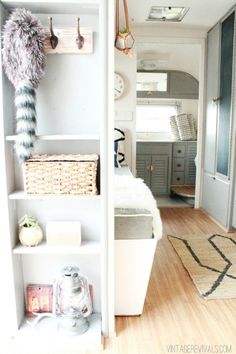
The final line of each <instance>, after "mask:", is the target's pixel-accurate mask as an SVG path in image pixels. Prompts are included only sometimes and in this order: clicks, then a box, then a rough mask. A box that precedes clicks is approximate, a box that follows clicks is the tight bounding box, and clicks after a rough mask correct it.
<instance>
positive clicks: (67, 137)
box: [6, 134, 100, 141]
mask: <svg viewBox="0 0 236 354" xmlns="http://www.w3.org/2000/svg"><path fill="white" fill-rule="evenodd" d="M99 139H100V137H99V135H98V134H74V135H72V134H65V135H63V134H61V135H60V134H57V135H39V136H37V140H39V141H40V140H48V141H60V140H68V141H70V140H84V141H86V140H95V141H96V140H99ZM6 140H7V141H17V135H7V136H6Z"/></svg>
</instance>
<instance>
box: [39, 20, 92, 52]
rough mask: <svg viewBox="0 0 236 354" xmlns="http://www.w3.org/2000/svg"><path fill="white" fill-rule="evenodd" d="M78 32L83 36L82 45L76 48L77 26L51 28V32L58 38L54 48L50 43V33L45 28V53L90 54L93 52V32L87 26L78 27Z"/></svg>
mask: <svg viewBox="0 0 236 354" xmlns="http://www.w3.org/2000/svg"><path fill="white" fill-rule="evenodd" d="M79 32H80V34H81V36H83V38H84V42H83V46H82V47H81V48H80V49H79V48H78V41H77V40H76V39H77V38H78V29H77V27H76V26H75V27H67V28H53V34H54V35H55V36H56V37H57V38H58V43H57V46H56V48H55V49H53V48H52V45H51V40H50V39H51V33H50V30H49V29H48V28H47V29H46V34H47V35H46V40H45V43H44V47H45V52H46V54H91V53H93V32H92V30H91V29H89V28H83V27H82V28H80V31H79Z"/></svg>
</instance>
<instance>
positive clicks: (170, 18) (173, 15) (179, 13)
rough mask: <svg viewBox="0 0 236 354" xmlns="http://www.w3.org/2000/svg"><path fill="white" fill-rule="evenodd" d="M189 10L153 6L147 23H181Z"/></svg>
mask: <svg viewBox="0 0 236 354" xmlns="http://www.w3.org/2000/svg"><path fill="white" fill-rule="evenodd" d="M188 10H189V8H188V7H172V6H152V7H151V10H150V12H149V15H148V18H147V19H146V21H167V22H180V21H182V19H183V18H184V16H185V15H186V13H187V12H188Z"/></svg>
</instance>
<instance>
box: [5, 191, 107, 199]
mask: <svg viewBox="0 0 236 354" xmlns="http://www.w3.org/2000/svg"><path fill="white" fill-rule="evenodd" d="M100 198H101V196H100V195H99V194H96V195H90V194H84V195H83V194H27V193H26V192H25V191H14V192H12V193H10V194H9V199H11V200H37V199H38V200H43V199H45V200H46V199H80V200H91V201H93V200H99V199H100Z"/></svg>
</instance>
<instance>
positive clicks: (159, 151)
mask: <svg viewBox="0 0 236 354" xmlns="http://www.w3.org/2000/svg"><path fill="white" fill-rule="evenodd" d="M171 156H172V144H171V143H157V142H138V143H137V161H136V169H137V177H140V178H142V179H143V180H144V182H145V183H146V184H147V186H148V187H149V188H150V189H151V191H152V193H153V194H154V195H161V194H169V192H170V170H171Z"/></svg>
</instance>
